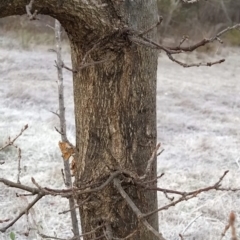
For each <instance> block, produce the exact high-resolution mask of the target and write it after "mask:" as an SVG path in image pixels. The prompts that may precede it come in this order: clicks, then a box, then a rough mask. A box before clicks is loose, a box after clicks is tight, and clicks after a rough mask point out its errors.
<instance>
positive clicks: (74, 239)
mask: <svg viewBox="0 0 240 240" xmlns="http://www.w3.org/2000/svg"><path fill="white" fill-rule="evenodd" d="M103 227H104V225H100V226H97V227H96V228H94V229H93V230H91V231H89V232H86V233H83V234H81V235H78V236H74V237H72V238H68V239H66V238H59V237H53V236H48V235H45V234H43V233H40V232H38V235H39V236H40V237H42V238H46V239H47V238H51V239H55V240H77V239H79V238H82V237H84V236H87V235H90V234H93V233H95V232H96V231H97V230H99V229H101V228H103ZM103 236H104V235H103ZM103 236H101V237H103ZM95 239H98V238H93V239H92V240H95Z"/></svg>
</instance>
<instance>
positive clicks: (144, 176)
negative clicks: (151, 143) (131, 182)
mask: <svg viewBox="0 0 240 240" xmlns="http://www.w3.org/2000/svg"><path fill="white" fill-rule="evenodd" d="M160 146H161V143H158V145H157V146H156V148H155V150H154V151H153V153H152V156H151V157H150V159H149V160H148V164H147V167H146V170H145V173H144V175H143V176H141V177H140V179H141V180H143V179H145V178H146V177H147V176H148V175H149V173H150V171H151V167H152V165H153V162H154V161H156V159H157V151H158V149H159V148H160Z"/></svg>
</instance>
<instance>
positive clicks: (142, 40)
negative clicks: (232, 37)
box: [126, 23, 240, 67]
mask: <svg viewBox="0 0 240 240" xmlns="http://www.w3.org/2000/svg"><path fill="white" fill-rule="evenodd" d="M237 28H240V23H239V24H236V25H234V26H232V27H228V28H226V29H224V30H222V31H220V32H219V33H217V34H216V35H215V36H213V37H211V38H205V39H202V40H201V41H199V42H197V43H195V44H193V45H190V46H187V47H184V46H182V43H183V42H184V41H185V40H186V39H187V37H186V36H185V37H184V38H183V39H182V40H181V42H180V44H179V45H178V46H176V47H169V46H163V45H161V44H159V43H157V42H155V41H153V40H151V39H148V38H147V37H145V36H143V35H142V34H141V32H138V31H135V30H131V29H126V32H129V39H130V40H131V41H132V42H134V43H136V44H140V45H144V46H146V47H150V48H154V49H159V50H162V51H164V52H165V53H166V54H167V56H168V57H169V59H170V60H171V61H173V62H175V63H177V64H179V65H181V66H183V67H199V66H208V67H211V66H212V65H215V64H220V63H222V62H224V61H225V59H221V60H218V61H215V62H208V63H194V64H186V63H184V62H181V61H179V60H176V59H175V58H174V57H173V56H172V55H173V54H180V53H184V52H192V51H194V50H196V49H197V48H199V47H202V46H204V45H206V44H208V43H211V42H214V41H218V42H220V43H223V42H222V40H221V39H220V37H221V36H222V35H223V34H225V33H226V32H228V31H230V30H233V29H237Z"/></svg>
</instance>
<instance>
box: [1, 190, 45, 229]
mask: <svg viewBox="0 0 240 240" xmlns="http://www.w3.org/2000/svg"><path fill="white" fill-rule="evenodd" d="M43 196H44V194H42V193H39V194H38V195H37V197H36V198H35V199H34V200H33V201H32V202H31V203H30V204H29V205H28V206H27V207H26V208H25V209H24V210H23V211H21V212H20V213H19V215H18V216H17V217H16V218H15V219H14V220H13V221H11V222H10V223H9V224H8V225H7V226H6V227H3V228H1V229H0V232H5V231H6V230H7V229H8V228H10V227H11V226H12V225H13V224H14V223H15V222H17V221H18V220H19V219H20V218H21V217H22V216H23V215H24V214H26V215H27V214H28V211H29V210H30V209H31V208H32V207H33V206H34V205H35V204H36V203H37V202H38V201H39V200H40V199H41V198H42V197H43Z"/></svg>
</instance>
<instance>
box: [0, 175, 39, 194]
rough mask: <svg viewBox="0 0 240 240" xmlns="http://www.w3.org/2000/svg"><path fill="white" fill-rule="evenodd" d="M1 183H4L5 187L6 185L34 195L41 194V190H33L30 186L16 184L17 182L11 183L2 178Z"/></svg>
mask: <svg viewBox="0 0 240 240" xmlns="http://www.w3.org/2000/svg"><path fill="white" fill-rule="evenodd" d="M0 183H3V184H4V185H6V186H8V187H12V188H18V189H22V190H24V191H27V192H30V193H32V194H33V195H36V194H39V193H40V191H39V189H37V188H33V187H29V186H26V185H23V184H19V183H15V182H12V181H9V180H7V179H4V178H0Z"/></svg>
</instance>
